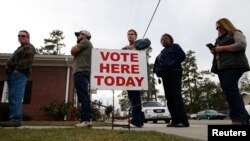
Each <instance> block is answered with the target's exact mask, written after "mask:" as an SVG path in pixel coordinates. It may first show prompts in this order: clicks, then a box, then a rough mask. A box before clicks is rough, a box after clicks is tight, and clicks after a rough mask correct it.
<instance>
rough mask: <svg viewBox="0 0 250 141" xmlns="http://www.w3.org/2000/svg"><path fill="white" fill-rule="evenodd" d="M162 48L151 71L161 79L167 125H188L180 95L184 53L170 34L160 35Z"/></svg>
mask: <svg viewBox="0 0 250 141" xmlns="http://www.w3.org/2000/svg"><path fill="white" fill-rule="evenodd" d="M161 44H162V46H163V50H162V51H161V53H160V54H159V55H158V56H157V58H156V59H155V64H154V68H153V72H154V73H156V75H157V76H158V77H161V78H162V80H163V88H164V91H165V98H166V99H167V106H168V109H169V112H170V114H171V120H172V121H171V123H170V124H168V125H167V127H189V121H188V116H187V112H186V110H185V106H184V102H183V98H182V95H181V84H182V81H181V79H182V71H183V70H182V66H181V63H182V62H183V61H184V60H185V58H186V54H185V52H184V51H183V50H182V48H181V47H180V45H178V44H176V43H174V39H173V37H172V36H171V35H170V34H166V33H165V34H163V35H162V37H161Z"/></svg>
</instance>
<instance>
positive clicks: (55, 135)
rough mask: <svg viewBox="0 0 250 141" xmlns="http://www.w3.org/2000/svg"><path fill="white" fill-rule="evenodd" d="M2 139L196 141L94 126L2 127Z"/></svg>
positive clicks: (63, 124) (102, 123)
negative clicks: (50, 127)
mask: <svg viewBox="0 0 250 141" xmlns="http://www.w3.org/2000/svg"><path fill="white" fill-rule="evenodd" d="M76 123H77V122H76V121H72V122H71V121H70V122H69V121H63V122H62V121H58V122H57V121H56V122H55V121H52V122H48V121H29V122H23V125H24V126H31V125H33V126H55V125H57V126H73V125H74V124H76ZM97 126H111V123H104V122H95V123H94V124H93V127H97ZM0 140H1V141H195V140H193V139H189V138H184V137H179V136H174V135H167V134H163V133H158V132H154V131H128V130H124V131H123V130H105V129H93V128H56V129H55V128H53V129H27V128H23V129H22V128H6V129H5V128H0Z"/></svg>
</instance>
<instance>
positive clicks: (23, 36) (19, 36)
mask: <svg viewBox="0 0 250 141" xmlns="http://www.w3.org/2000/svg"><path fill="white" fill-rule="evenodd" d="M17 37H18V38H21V37H22V38H25V37H27V36H26V35H18V36H17Z"/></svg>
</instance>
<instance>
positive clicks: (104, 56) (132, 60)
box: [90, 48, 148, 90]
mask: <svg viewBox="0 0 250 141" xmlns="http://www.w3.org/2000/svg"><path fill="white" fill-rule="evenodd" d="M90 83H91V84H90V86H91V89H97V90H148V75H147V58H146V51H137V50H114V49H113V50H111V49H97V48H93V49H92V57H91V80H90Z"/></svg>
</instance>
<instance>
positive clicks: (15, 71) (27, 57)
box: [0, 30, 35, 127]
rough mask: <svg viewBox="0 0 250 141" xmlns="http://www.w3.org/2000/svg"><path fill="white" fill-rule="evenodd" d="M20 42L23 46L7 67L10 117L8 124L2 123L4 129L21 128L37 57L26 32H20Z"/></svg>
mask: <svg viewBox="0 0 250 141" xmlns="http://www.w3.org/2000/svg"><path fill="white" fill-rule="evenodd" d="M18 41H19V42H20V44H21V46H20V47H18V48H17V50H16V51H15V52H14V53H13V55H12V56H11V58H10V59H9V60H8V62H7V66H6V68H7V69H6V74H7V75H8V78H7V83H8V90H9V95H8V98H9V107H10V115H9V121H8V122H6V123H0V125H1V126H3V127H19V126H21V122H22V100H23V96H24V92H25V86H26V83H27V80H28V77H29V75H30V72H31V67H32V64H33V59H34V55H35V48H34V46H33V45H32V44H30V35H29V33H28V32H27V31H26V30H21V31H19V34H18Z"/></svg>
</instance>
